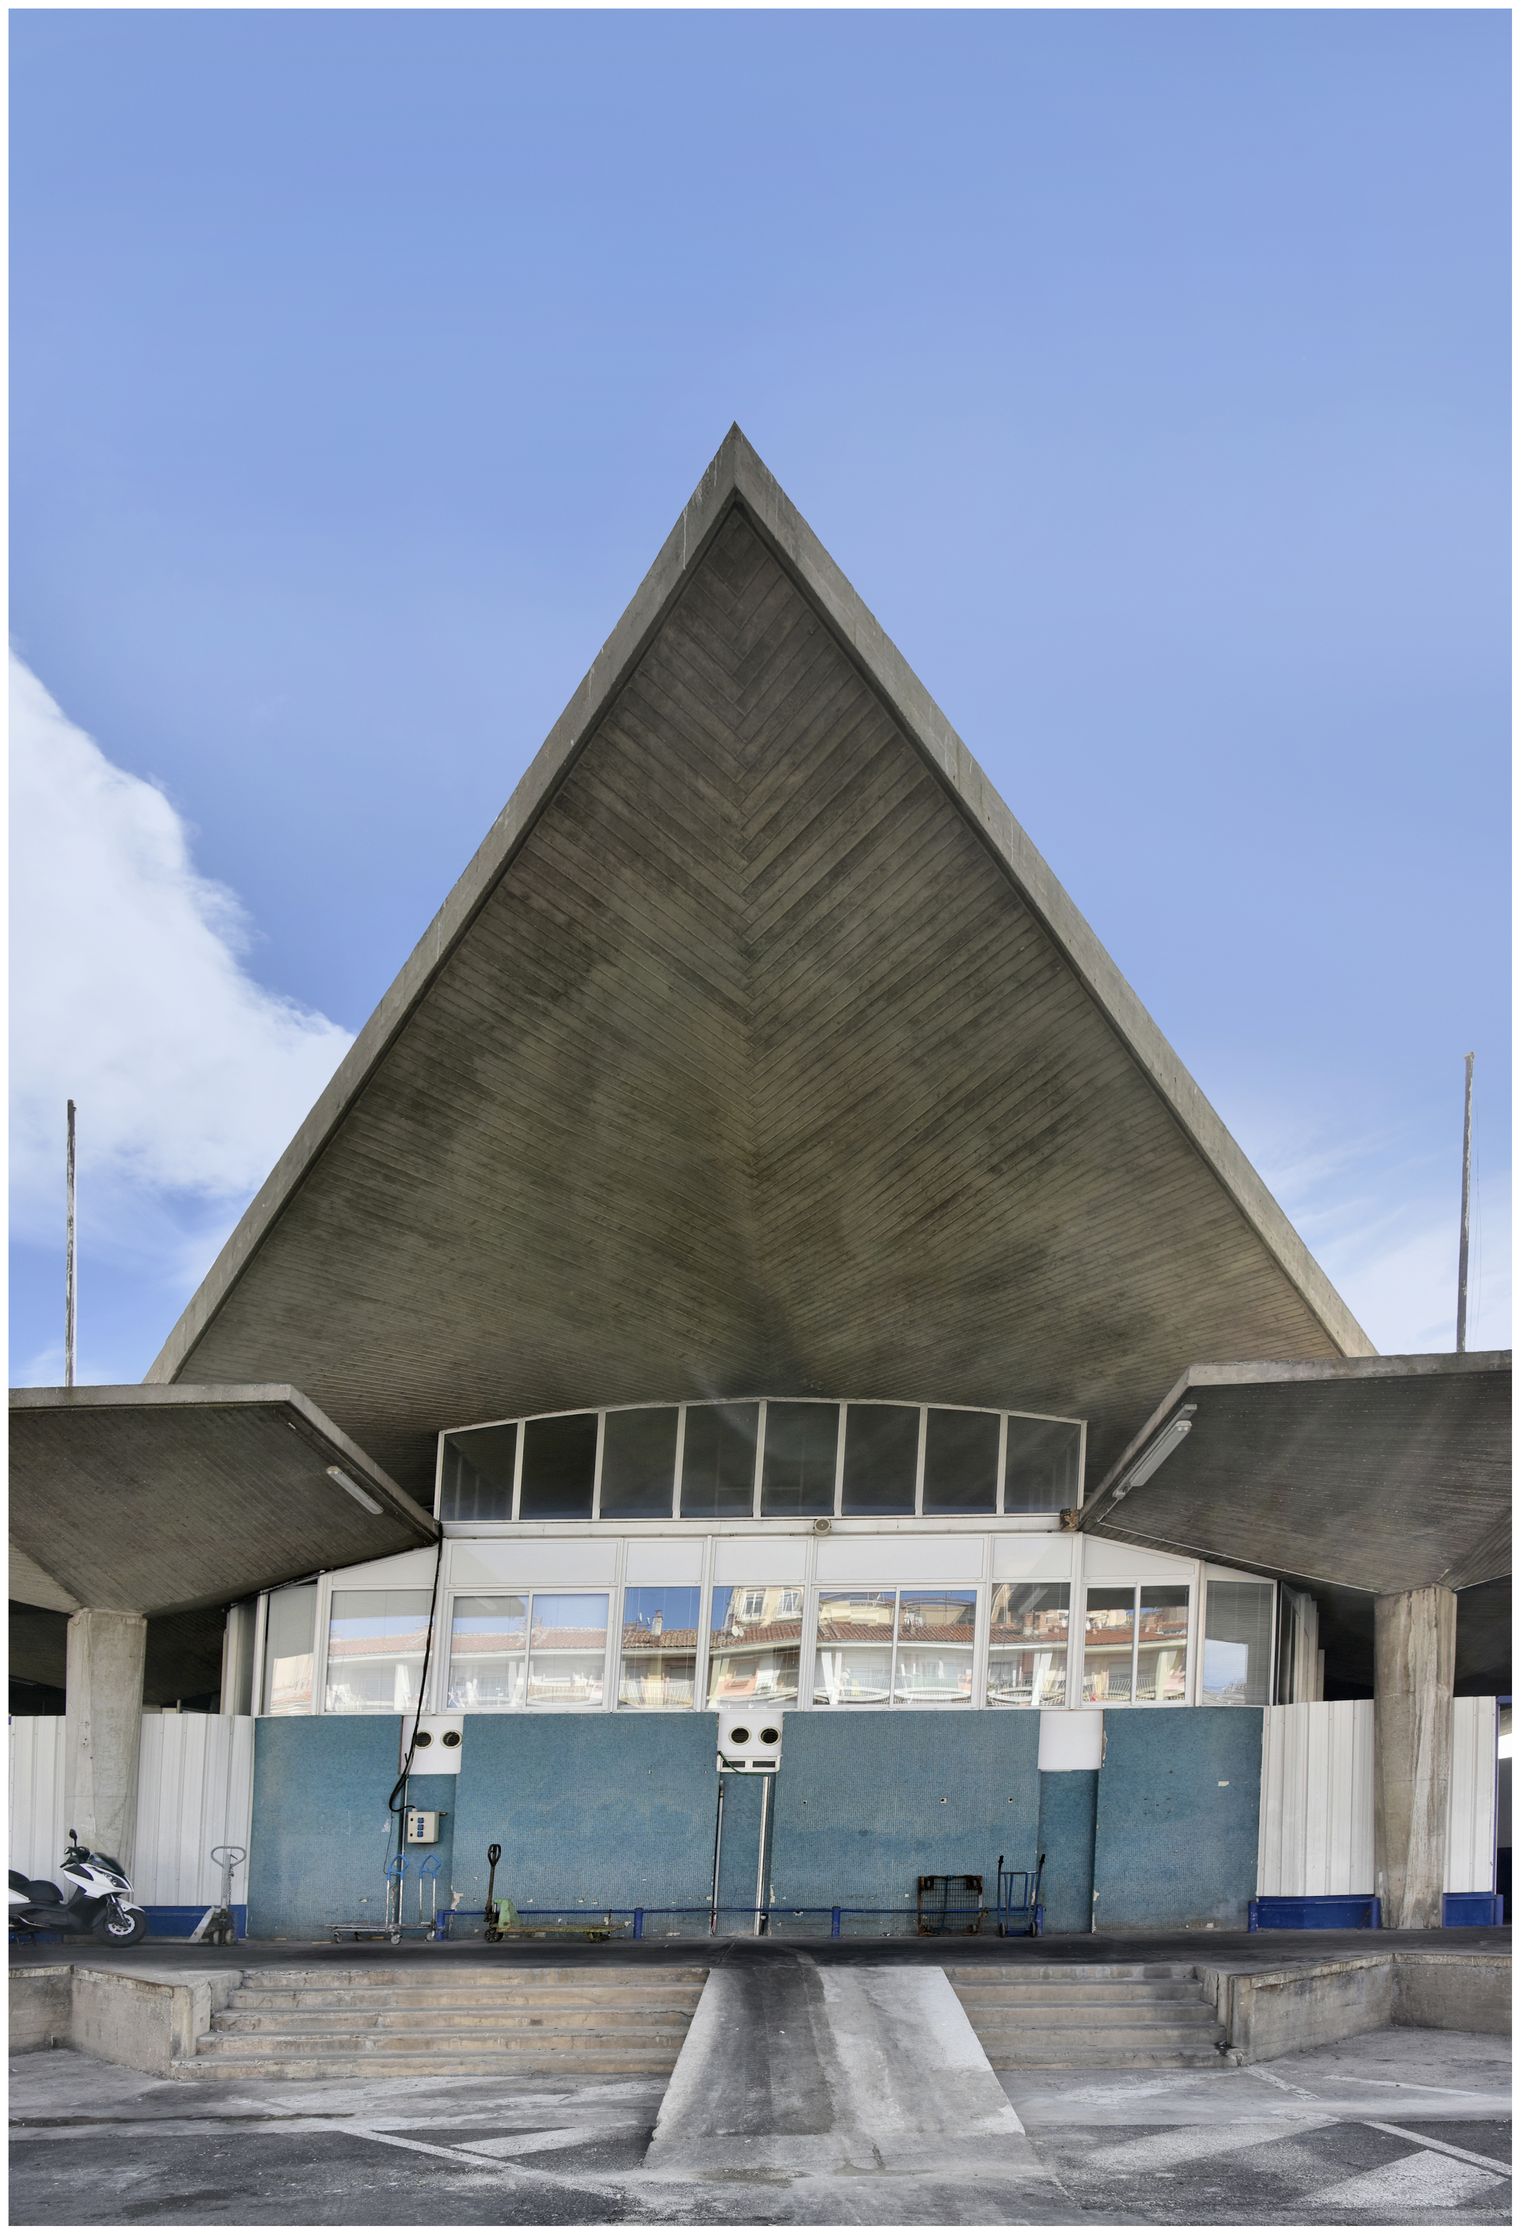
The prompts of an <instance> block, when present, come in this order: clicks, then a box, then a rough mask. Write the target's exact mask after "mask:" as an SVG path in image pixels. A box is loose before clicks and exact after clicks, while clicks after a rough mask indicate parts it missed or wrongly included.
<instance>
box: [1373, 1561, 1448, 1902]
mask: <svg viewBox="0 0 1521 2235" xmlns="http://www.w3.org/2000/svg"><path fill="white" fill-rule="evenodd" d="M1457 1636H1458V1602H1457V1599H1456V1598H1455V1597H1454V1595H1453V1593H1452V1592H1451V1591H1448V1590H1446V1589H1444V1588H1443V1586H1442V1585H1441V1584H1437V1583H1434V1584H1429V1585H1427V1586H1426V1587H1425V1588H1424V1589H1422V1590H1419V1591H1399V1592H1395V1593H1392V1594H1391V1595H1390V1596H1388V1597H1387V1598H1381V1599H1378V1600H1376V1601H1375V1602H1374V1610H1373V1776H1374V1801H1373V1876H1374V1891H1375V1892H1376V1893H1377V1895H1378V1897H1379V1899H1380V1901H1381V1902H1382V1903H1383V1917H1384V1923H1385V1925H1386V1926H1387V1927H1388V1928H1389V1929H1390V1930H1391V1931H1399V1932H1409V1931H1428V1930H1434V1929H1435V1928H1436V1927H1438V1926H1439V1925H1440V1924H1441V1922H1442V1895H1443V1892H1444V1890H1445V1889H1444V1886H1443V1883H1442V1881H1443V1879H1444V1877H1445V1875H1446V1865H1447V1795H1448V1786H1449V1782H1450V1777H1451V1765H1452V1681H1453V1666H1454V1659H1455V1655H1456V1651H1457Z"/></svg>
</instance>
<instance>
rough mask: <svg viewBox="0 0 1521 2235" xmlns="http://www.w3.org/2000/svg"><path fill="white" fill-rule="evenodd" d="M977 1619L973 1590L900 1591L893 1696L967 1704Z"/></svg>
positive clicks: (911, 1702)
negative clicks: (896, 1659) (973, 1638)
mask: <svg viewBox="0 0 1521 2235" xmlns="http://www.w3.org/2000/svg"><path fill="white" fill-rule="evenodd" d="M976 1623H977V1593H976V1592H975V1591H900V1592H899V1593H898V1661H897V1667H896V1670H895V1671H894V1675H893V1697H894V1699H896V1700H899V1701H901V1702H903V1703H904V1704H906V1705H908V1706H915V1705H918V1706H926V1705H929V1704H931V1703H933V1704H934V1705H935V1706H937V1707H966V1706H969V1705H970V1704H971V1698H972V1637H973V1633H974V1631H975V1628H976Z"/></svg>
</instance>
